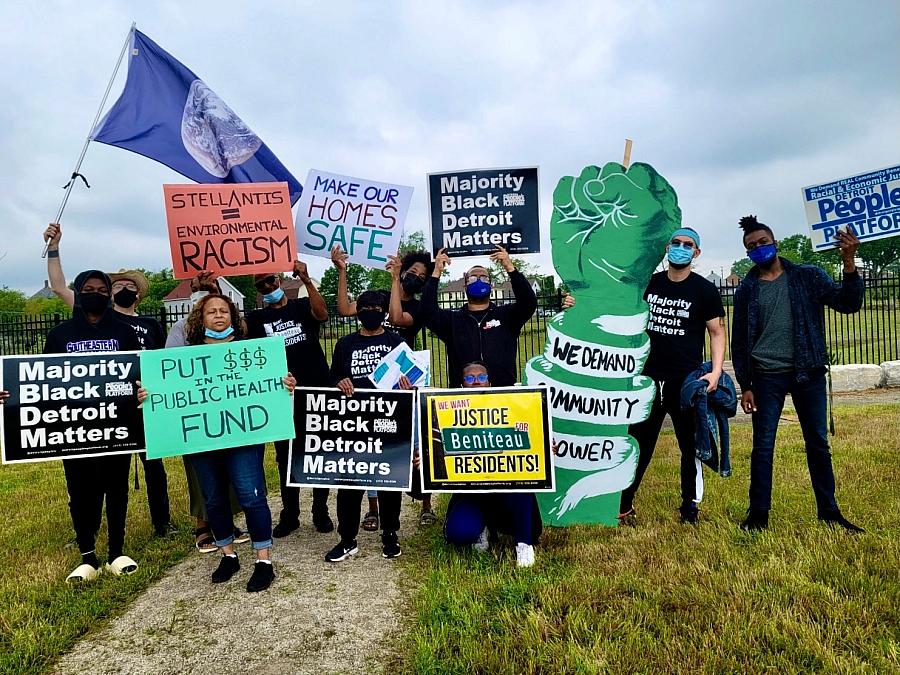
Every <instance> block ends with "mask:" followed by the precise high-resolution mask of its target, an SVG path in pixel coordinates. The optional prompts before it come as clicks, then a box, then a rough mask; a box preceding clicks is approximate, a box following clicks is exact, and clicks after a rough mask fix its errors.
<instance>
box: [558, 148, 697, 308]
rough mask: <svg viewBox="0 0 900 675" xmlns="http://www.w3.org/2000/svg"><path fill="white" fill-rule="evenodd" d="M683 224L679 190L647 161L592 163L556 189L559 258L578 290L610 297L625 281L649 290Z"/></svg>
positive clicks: (563, 272)
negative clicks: (675, 189)
mask: <svg viewBox="0 0 900 675" xmlns="http://www.w3.org/2000/svg"><path fill="white" fill-rule="evenodd" d="M680 226H681V209H680V208H678V198H677V197H676V196H675V191H674V190H673V189H672V187H671V186H670V185H669V183H668V182H667V181H666V179H665V178H663V177H662V176H660V175H659V174H658V173H656V170H655V169H654V168H653V167H652V166H650V165H649V164H640V163H638V164H632V165H631V166H630V167H629V168H628V170H627V171H626V170H625V168H624V167H623V166H622V165H621V164H617V163H616V162H609V163H608V164H605V165H604V166H603V169H602V170H601V169H600V168H598V167H596V166H588V167H585V168H584V170H582V172H581V175H580V176H579V177H578V178H573V177H572V176H564V177H563V178H561V179H560V181H559V184H558V185H557V186H556V190H555V191H554V192H553V217H552V219H551V221H550V240H551V243H552V246H553V265H554V267H555V268H556V271H557V273H558V274H559V275H560V276H561V277H562V279H563V281H565V282H566V283H567V284H568V285H569V287H570V288H571V289H572V290H573V292H574V293H575V295H576V296H577V295H588V296H600V297H609V293H610V291H613V292H615V291H616V287H617V286H618V285H620V284H626V285H629V286H631V287H632V289H633V291H634V292H639V293H640V294H643V292H644V288H646V286H647V283H648V281H649V280H650V275H651V274H652V273H653V270H654V269H655V268H656V266H657V265H658V264H659V261H660V260H661V259H662V257H663V254H664V253H665V248H666V244H667V243H668V241H669V237H670V236H671V234H672V232H673V231H674V230H676V229H678V228H679V227H680ZM579 291H581V292H579ZM616 295H618V293H616Z"/></svg>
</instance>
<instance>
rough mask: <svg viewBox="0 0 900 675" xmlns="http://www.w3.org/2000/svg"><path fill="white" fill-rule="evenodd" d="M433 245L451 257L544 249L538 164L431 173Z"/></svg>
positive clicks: (430, 208)
mask: <svg viewBox="0 0 900 675" xmlns="http://www.w3.org/2000/svg"><path fill="white" fill-rule="evenodd" d="M428 212H429V213H430V214H431V246H432V248H433V249H434V252H435V253H437V252H438V251H439V250H440V249H442V248H446V249H447V253H448V254H449V255H451V256H457V257H459V256H475V255H487V254H489V253H493V251H494V250H495V248H494V247H495V246H498V245H499V246H502V247H503V248H505V249H506V250H507V251H509V252H510V253H514V254H521V253H539V252H540V250H541V231H540V218H539V216H540V210H539V208H538V170H537V167H528V168H519V169H477V170H469V171H453V172H450V173H430V174H428Z"/></svg>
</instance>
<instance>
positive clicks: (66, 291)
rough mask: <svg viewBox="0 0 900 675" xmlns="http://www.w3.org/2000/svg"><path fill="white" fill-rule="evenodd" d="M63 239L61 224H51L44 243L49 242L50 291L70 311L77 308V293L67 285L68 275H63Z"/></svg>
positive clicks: (48, 269)
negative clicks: (61, 255)
mask: <svg viewBox="0 0 900 675" xmlns="http://www.w3.org/2000/svg"><path fill="white" fill-rule="evenodd" d="M60 239H62V229H61V228H60V226H59V223H50V224H49V225H48V226H47V229H46V230H44V241H46V242H47V277H48V279H49V280H50V289H51V290H52V291H53V292H54V293H56V295H57V297H59V299H60V300H62V301H63V302H64V303H66V305H68V307H69V309H72V308H73V307H74V306H75V292H74V291H73V290H72V289H71V288H69V287H68V286H67V285H66V275H65V274H64V273H63V269H62V261H61V260H60V258H59V240H60Z"/></svg>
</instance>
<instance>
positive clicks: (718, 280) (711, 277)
mask: <svg viewBox="0 0 900 675" xmlns="http://www.w3.org/2000/svg"><path fill="white" fill-rule="evenodd" d="M706 280H707V281H709V282H711V283H712V285H713V286H715V287H716V288H722V286H724V285H725V281H724V280H723V279H722V277H721V276H719V275H718V274H716V273H715V272H710V273H709V274H707V275H706Z"/></svg>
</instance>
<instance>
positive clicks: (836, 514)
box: [819, 511, 865, 534]
mask: <svg viewBox="0 0 900 675" xmlns="http://www.w3.org/2000/svg"><path fill="white" fill-rule="evenodd" d="M819 520H820V521H821V522H823V523H825V524H826V525H827V526H828V527H830V528H831V529H832V530H833V529H835V528H836V527H842V528H844V529H845V530H847V531H848V532H853V533H854V534H862V533H864V532H865V530H864V529H862V528H861V527H860V526H859V525H854V524H853V523H851V522H850V521H849V520H847V519H846V518H844V514H842V513H841V512H840V511H832V512H830V513H820V514H819Z"/></svg>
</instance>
